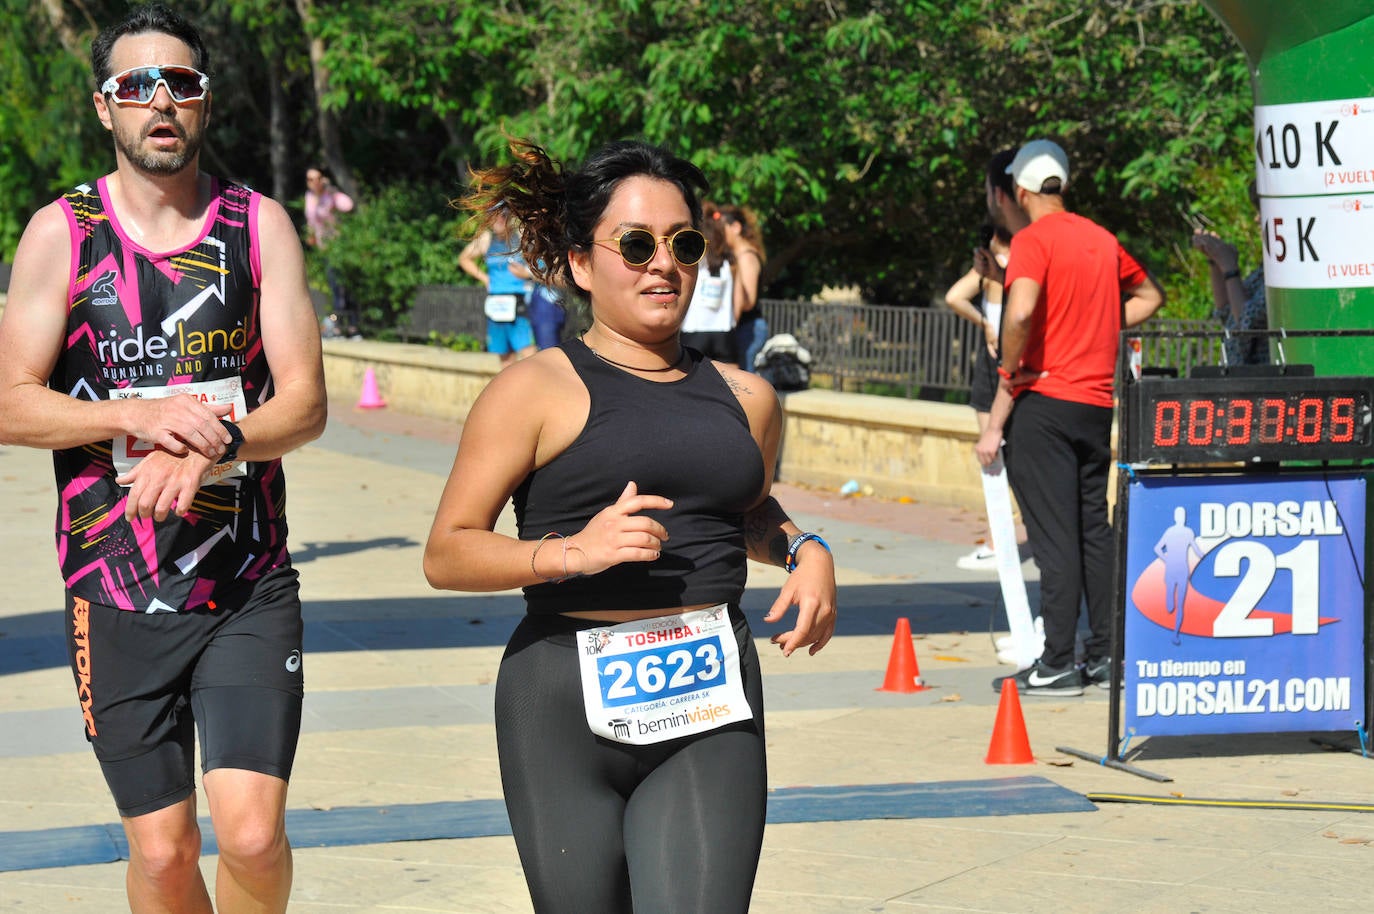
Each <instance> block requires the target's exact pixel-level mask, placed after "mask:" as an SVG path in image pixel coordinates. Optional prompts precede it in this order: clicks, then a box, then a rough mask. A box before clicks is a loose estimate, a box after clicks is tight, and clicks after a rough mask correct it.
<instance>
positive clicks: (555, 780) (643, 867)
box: [496, 607, 768, 914]
mask: <svg viewBox="0 0 1374 914" xmlns="http://www.w3.org/2000/svg"><path fill="white" fill-rule="evenodd" d="M730 617H731V621H732V622H733V623H734V631H735V637H736V640H737V641H738V642H739V653H740V664H741V666H742V668H743V672H744V693H745V696H746V698H747V699H748V701H749V706H750V708H752V709H753V712H754V719H753V720H752V721H746V722H743V723H740V724H732V725H729V726H725V727H722V728H720V729H717V730H712V731H711V732H709V733H703V734H698V735H696V736H688V737H682V738H680V739H674V740H668V741H666V742H662V743H657V744H654V745H651V746H630V745H625V744H622V743H616V742H612V741H610V740H607V739H603V738H601V737H598V736H596V735H594V734H593V733H592V732H591V730H590V729H588V727H587V720H586V716H585V714H584V711H583V708H582V685H581V680H580V678H579V673H578V658H577V654H576V640H575V639H576V632H577V631H579V630H581V629H586V628H591V627H594V626H596V625H604V623H596V622H591V621H588V620H585V619H573V618H567V617H563V616H555V617H526V618H525V620H524V621H523V622H521V624H520V626H519V628H517V629H516V631H515V633H514V634H513V635H512V636H511V640H510V644H508V645H507V647H506V654H505V657H503V658H502V660H501V671H500V673H499V675H498V677H497V680H496V745H497V750H498V752H499V754H500V759H501V782H502V786H503V789H504V791H505V796H506V810H507V812H508V813H509V814H510V820H511V828H512V830H513V833H514V835H515V845H516V848H517V849H518V850H519V851H520V862H521V864H522V865H523V867H524V870H525V880H526V881H527V882H528V883H529V888H530V896H531V899H532V900H533V902H534V910H535V911H536V912H538V914H555V912H568V914H584V912H596V914H617V912H624V914H630V912H635V911H637V912H639V914H688V912H691V914H732V912H741V914H742V912H746V911H748V910H749V896H750V893H751V892H752V890H753V886H754V872H755V870H756V869H757V868H758V861H759V852H760V849H761V847H762V845H763V822H764V806H765V799H766V794H767V785H768V778H767V771H766V768H765V760H764V742H763V688H762V684H761V682H760V680H759V659H758V654H757V653H756V652H755V650H754V644H753V639H752V637H751V635H750V632H749V626H748V623H747V622H745V620H744V617H743V616H742V615H741V614H740V613H739V611H738V609H736V608H734V607H732V608H731V612H730Z"/></svg>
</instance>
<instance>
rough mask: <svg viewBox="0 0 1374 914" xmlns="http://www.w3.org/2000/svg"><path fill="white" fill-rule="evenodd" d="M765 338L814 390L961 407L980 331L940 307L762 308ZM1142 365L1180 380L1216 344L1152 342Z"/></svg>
mask: <svg viewBox="0 0 1374 914" xmlns="http://www.w3.org/2000/svg"><path fill="white" fill-rule="evenodd" d="M762 307H763V313H764V315H765V316H766V317H767V319H768V325H769V332H770V333H790V334H792V335H793V336H795V337H796V338H797V341H798V342H799V343H801V345H803V346H804V347H806V349H807V350H808V351H809V352H810V353H811V379H812V386H813V387H829V388H831V389H834V390H845V391H854V392H869V393H883V394H889V395H896V396H904V397H908V398H915V397H919V398H921V399H936V400H963V399H965V398H966V397H967V394H968V391H969V386H970V383H971V379H972V371H973V360H974V356H975V355H976V353H977V348H976V347H978V346H981V345H983V335H982V332H981V331H980V330H979V329H978V328H977V327H975V326H974V325H973V324H971V323H969V322H968V321H966V320H964V319H963V318H962V317H960V316H959V315H957V314H955V313H954V312H953V311H950V310H949V309H947V308H941V307H931V308H904V307H895V306H892V305H860V304H848V303H825V304H817V303H813V302H801V301H769V300H765V301H763V302H762ZM1144 326H1146V327H1148V328H1149V329H1150V330H1154V331H1189V332H1191V331H1208V330H1216V329H1217V325H1216V324H1215V323H1211V322H1209V321H1202V320H1152V321H1149V322H1148V323H1147V324H1145V325H1144ZM1141 356H1142V363H1143V364H1144V365H1146V366H1151V367H1162V368H1173V369H1176V370H1177V371H1178V372H1179V374H1180V375H1186V374H1187V373H1188V372H1189V371H1190V370H1191V369H1192V367H1193V366H1194V365H1198V364H1213V365H1214V364H1217V363H1218V362H1219V361H1220V358H1221V341H1220V337H1201V338H1200V337H1179V338H1174V337H1162V338H1161V337H1151V338H1148V339H1145V340H1144V341H1143V342H1142V353H1141Z"/></svg>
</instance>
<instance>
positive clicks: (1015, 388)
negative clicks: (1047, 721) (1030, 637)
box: [975, 140, 1164, 695]
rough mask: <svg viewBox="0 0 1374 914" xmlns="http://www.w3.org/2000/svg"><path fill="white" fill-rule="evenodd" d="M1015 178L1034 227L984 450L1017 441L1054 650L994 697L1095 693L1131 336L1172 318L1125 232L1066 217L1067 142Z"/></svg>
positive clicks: (1009, 300)
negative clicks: (1121, 390) (1119, 375)
mask: <svg viewBox="0 0 1374 914" xmlns="http://www.w3.org/2000/svg"><path fill="white" fill-rule="evenodd" d="M1007 174H1009V175H1011V176H1012V179H1013V183H1014V188H1013V190H1014V193H1015V206H1016V207H1017V208H1018V209H1019V210H1021V212H1022V213H1024V216H1025V218H1026V219H1028V220H1029V225H1027V226H1026V227H1025V228H1023V229H1022V230H1021V231H1019V232H1017V233H1016V234H1015V235H1014V236H1013V237H1012V242H1011V255H1010V260H1009V263H1008V265H1007V273H1006V280H1005V288H1006V290H1007V295H1006V299H1005V304H1004V308H1003V312H1002V358H1001V364H1000V365H999V367H998V369H997V371H998V375H999V377H1000V383H999V387H998V392H997V395H996V397H995V399H994V401H993V405H992V410H991V413H990V415H989V418H988V425H987V428H986V429H985V430H984V432H983V434H982V436H981V437H980V438H979V440H978V444H977V446H976V447H975V452H976V453H977V455H978V459H979V461H980V462H981V463H982V464H983V465H984V466H987V465H989V464H991V463H992V462H993V460H994V459H996V457H997V454H998V451H999V449H1000V448H1001V447H1002V445H1003V442H1004V439H1005V446H1006V450H1007V461H1006V463H1007V468H1008V473H1009V479H1010V482H1011V486H1012V491H1013V492H1015V493H1016V499H1017V501H1018V503H1019V504H1020V506H1021V514H1022V517H1023V519H1024V520H1025V523H1026V531H1027V534H1028V536H1029V539H1030V540H1031V542H1033V543H1034V544H1035V550H1034V551H1035V563H1036V565H1037V566H1038V567H1039V569H1040V602H1041V608H1040V614H1041V616H1042V618H1043V619H1044V621H1045V649H1044V652H1043V653H1042V654H1041V655H1040V658H1039V659H1038V660H1036V662H1035V663H1034V664H1033V665H1032V666H1030V667H1029V668H1027V669H1025V670H1022V671H1021V672H1019V673H1017V674H1015V676H1014V677H1005V676H1004V677H999V678H998V679H996V680H994V681H993V688H994V689H998V690H1000V689H1001V687H1002V684H1003V681H1004V680H1005V679H1008V678H1014V679H1015V680H1016V684H1017V686H1018V689H1019V690H1020V692H1021V693H1022V694H1026V695H1081V694H1082V692H1083V686H1084V683H1085V681H1086V682H1089V683H1092V684H1095V685H1100V686H1103V687H1105V686H1106V685H1108V683H1109V680H1110V673H1111V665H1110V654H1109V652H1110V646H1111V640H1110V623H1111V611H1112V606H1111V603H1112V574H1113V570H1114V567H1115V549H1114V547H1113V540H1112V535H1111V525H1110V523H1109V522H1108V519H1107V476H1108V473H1109V470H1110V467H1111V426H1112V381H1113V379H1114V377H1115V372H1116V359H1117V350H1118V347H1119V339H1118V338H1119V334H1120V331H1121V328H1122V327H1123V326H1135V325H1136V324H1139V323H1141V322H1142V321H1144V320H1146V319H1147V318H1148V317H1150V315H1152V314H1154V313H1155V312H1156V311H1157V310H1159V308H1160V307H1161V306H1162V305H1163V304H1164V292H1163V291H1162V290H1161V289H1160V287H1159V286H1158V285H1157V284H1156V283H1155V282H1154V280H1153V279H1151V278H1150V276H1149V274H1148V273H1147V272H1146V271H1145V268H1144V267H1142V266H1141V265H1140V264H1139V263H1138V262H1137V261H1136V260H1135V259H1134V258H1133V257H1131V255H1130V254H1128V253H1126V251H1125V249H1124V248H1122V247H1121V244H1120V242H1118V241H1117V240H1116V238H1115V236H1113V235H1112V233H1111V232H1108V231H1107V230H1106V229H1104V228H1102V227H1101V226H1100V225H1097V224H1096V223H1094V222H1093V221H1092V220H1090V219H1086V218H1084V217H1083V216H1079V215H1077V214H1075V213H1071V212H1069V211H1068V209H1067V208H1066V207H1065V204H1064V196H1063V194H1064V189H1065V187H1066V186H1067V185H1068V181H1069V159H1068V156H1067V155H1066V154H1065V153H1064V150H1063V149H1062V148H1060V146H1059V145H1058V144H1056V143H1053V142H1051V141H1049V140H1034V141H1032V142H1029V143H1027V144H1025V145H1024V146H1022V147H1021V148H1020V150H1018V151H1017V153H1016V157H1015V158H1014V159H1013V160H1012V162H1011V165H1009V166H1008V167H1007ZM989 202H990V205H991V202H992V201H991V196H990V198H989ZM999 202H1001V201H1000V198H999ZM994 215H995V216H1001V217H1002V218H1003V219H1005V218H1006V214H1004V213H1000V214H999V213H994ZM1123 301H1124V304H1123ZM1085 599H1086V602H1087V607H1088V623H1089V626H1090V628H1091V633H1090V634H1089V636H1088V639H1087V641H1086V642H1085V644H1084V658H1083V663H1082V665H1081V666H1080V665H1079V664H1077V663H1076V662H1075V661H1076V658H1075V656H1074V642H1075V630H1076V628H1077V625H1078V609H1079V604H1080V603H1081V602H1082V601H1084V600H1085Z"/></svg>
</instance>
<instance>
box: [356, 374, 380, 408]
mask: <svg viewBox="0 0 1374 914" xmlns="http://www.w3.org/2000/svg"><path fill="white" fill-rule="evenodd" d="M383 406H386V401H385V400H383V399H382V395H381V394H379V393H378V392H377V373H376V372H375V371H373V370H372V368H371V367H370V366H369V367H368V369H367V370H366V371H364V372H363V392H362V395H361V396H359V397H358V409H381V408H382V407H383Z"/></svg>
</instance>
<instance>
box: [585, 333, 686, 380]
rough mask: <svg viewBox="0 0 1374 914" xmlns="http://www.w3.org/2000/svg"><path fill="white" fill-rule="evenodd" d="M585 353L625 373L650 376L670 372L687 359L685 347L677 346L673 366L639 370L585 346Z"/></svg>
mask: <svg viewBox="0 0 1374 914" xmlns="http://www.w3.org/2000/svg"><path fill="white" fill-rule="evenodd" d="M583 345H586V341H585V340H584V341H583ZM587 351H588V352H590V353H591V354H592V355H594V356H596V357H597V358H598V359H600V360H601V361H603V362H605V363H606V364H607V365H614V366H615V367H616V368H624V369H626V370H627V371H643V372H647V373H650V374H652V373H655V372H660V371H672V370H673V369H674V368H676V367H678V366H679V365H681V364H682V360H683V359H685V358H686V357H687V349H686V347H684V346H679V347H678V353H677V358H676V359H674V360H673V364H671V365H667V366H664V367H663V368H639V367H637V366H635V365H626V364H625V363H624V362H617V361H616V360H615V359H608V358H606V357H605V356H604V355H602V354H601V353H599V352H597V351H596V350H595V349H593V348H592V347H590V346H587Z"/></svg>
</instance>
